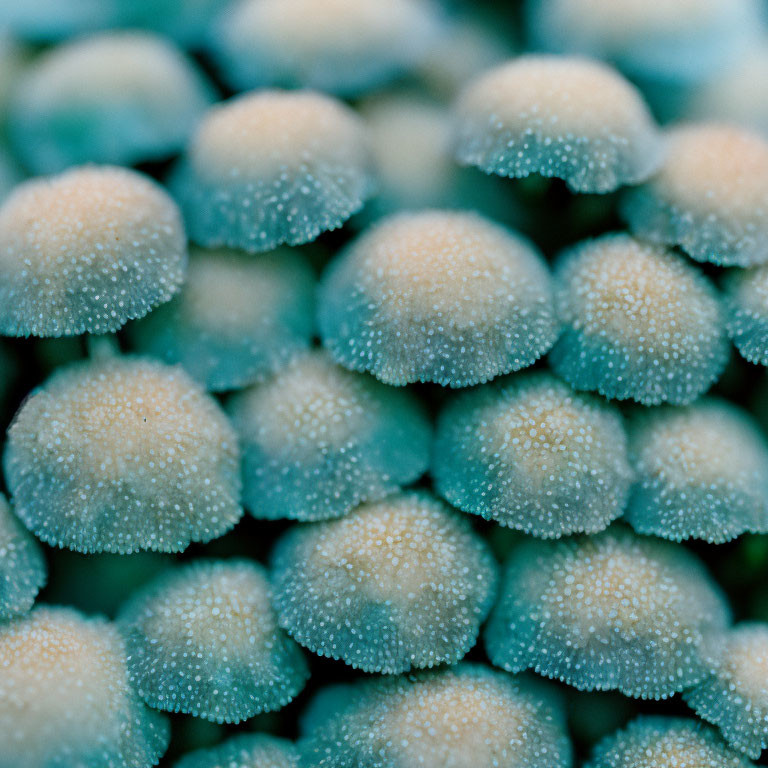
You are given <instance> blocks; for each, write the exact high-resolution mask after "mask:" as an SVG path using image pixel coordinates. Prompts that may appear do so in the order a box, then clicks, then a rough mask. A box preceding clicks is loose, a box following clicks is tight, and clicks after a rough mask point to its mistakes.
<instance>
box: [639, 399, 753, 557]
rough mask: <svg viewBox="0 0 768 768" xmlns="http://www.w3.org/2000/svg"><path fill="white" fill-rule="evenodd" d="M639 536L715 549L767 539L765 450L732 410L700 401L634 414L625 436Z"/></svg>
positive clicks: (749, 423)
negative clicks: (752, 536)
mask: <svg viewBox="0 0 768 768" xmlns="http://www.w3.org/2000/svg"><path fill="white" fill-rule="evenodd" d="M630 449H631V451H630V453H631V456H632V463H633V465H634V468H635V471H636V480H637V482H636V485H635V488H634V491H633V494H632V497H631V499H630V503H629V508H628V510H627V519H628V520H629V522H630V523H631V524H632V526H633V527H634V528H635V530H636V531H638V532H639V533H645V534H654V535H656V536H661V537H663V538H665V539H673V540H676V541H681V540H683V539H688V538H697V539H704V540H706V541H710V542H715V543H722V542H724V541H728V540H729V539H732V538H734V537H735V536H739V535H740V534H742V533H744V532H746V531H750V532H753V533H755V532H757V533H763V532H766V531H768V443H767V442H766V439H765V438H764V437H763V435H762V434H761V432H760V430H759V429H758V428H757V426H756V424H755V422H754V420H753V419H752V417H751V416H750V415H749V414H747V413H746V412H744V411H742V410H741V409H740V408H737V407H736V406H734V405H732V404H730V403H727V402H725V401H723V400H718V399H715V398H705V399H702V400H700V401H698V402H697V403H694V404H693V405H689V406H686V407H685V408H664V409H654V410H652V411H650V412H649V413H647V414H641V415H639V416H638V417H637V419H636V420H635V424H634V428H633V429H632V431H631V440H630Z"/></svg>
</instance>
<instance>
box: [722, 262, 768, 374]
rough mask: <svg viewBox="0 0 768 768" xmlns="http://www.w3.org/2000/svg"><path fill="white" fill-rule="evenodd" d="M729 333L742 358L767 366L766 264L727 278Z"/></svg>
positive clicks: (767, 271)
mask: <svg viewBox="0 0 768 768" xmlns="http://www.w3.org/2000/svg"><path fill="white" fill-rule="evenodd" d="M725 284H726V292H725V299H726V310H727V316H728V317H727V328H728V333H729V334H730V337H731V339H732V341H733V343H734V344H735V346H736V349H738V350H739V352H740V353H741V355H742V357H744V358H746V359H747V360H749V362H750V363H759V364H760V365H768V264H766V265H764V266H762V267H752V268H751V269H744V270H741V269H739V270H734V271H733V272H730V273H729V274H728V276H727V277H726V281H725Z"/></svg>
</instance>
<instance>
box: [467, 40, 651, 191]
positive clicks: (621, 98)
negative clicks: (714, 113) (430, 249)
mask: <svg viewBox="0 0 768 768" xmlns="http://www.w3.org/2000/svg"><path fill="white" fill-rule="evenodd" d="M455 143H456V155H457V158H458V160H459V162H460V163H462V164H464V165H473V166H476V167H478V168H480V169H481V170H483V171H485V172H486V173H495V174H498V175H500V176H513V177H526V176H529V175H530V174H532V173H538V174H541V175H542V176H546V177H557V178H560V179H564V180H565V182H566V183H567V184H568V186H569V187H570V188H571V189H572V190H574V191H575V192H599V193H605V192H611V191H613V190H615V189H617V188H618V187H620V186H622V185H624V184H636V183H638V182H640V181H643V180H644V179H646V178H648V176H650V175H651V173H653V172H654V171H655V170H656V169H657V168H658V167H659V165H660V164H661V159H662V143H661V137H660V134H659V132H658V130H657V128H656V125H655V123H654V121H653V118H652V116H651V113H650V111H649V109H648V107H647V106H646V104H645V102H644V101H643V98H642V96H641V95H640V92H639V91H637V90H636V89H635V87H634V86H633V85H632V84H631V83H629V81H627V80H625V79H624V78H623V77H622V76H621V75H620V74H619V73H618V72H616V71H615V70H613V69H611V68H610V67H608V66H606V65H605V64H601V63H599V62H595V61H590V60H588V59H579V58H568V57H561V56H541V55H528V56H520V57H517V58H514V59H511V60H510V61H508V62H506V63H504V64H501V65H500V66H498V67H495V68H493V69H491V70H490V71H488V72H485V73H483V74H481V75H479V76H478V77H477V78H475V79H474V80H472V81H471V82H470V83H469V84H468V85H467V86H466V87H465V88H464V90H463V92H462V93H461V95H460V96H459V98H458V100H457V102H456V106H455Z"/></svg>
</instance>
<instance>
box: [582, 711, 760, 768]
mask: <svg viewBox="0 0 768 768" xmlns="http://www.w3.org/2000/svg"><path fill="white" fill-rule="evenodd" d="M672 766H674V768H750V766H752V763H751V762H750V761H749V760H747V759H746V758H745V757H743V756H742V755H739V754H737V753H736V752H734V751H733V750H731V749H729V748H728V746H727V745H726V744H725V743H724V742H723V740H722V739H721V738H720V737H719V736H718V735H717V733H716V732H715V731H714V729H713V728H710V727H709V726H707V725H704V724H703V723H700V722H698V721H696V720H689V719H687V718H682V717H679V718H678V717H647V716H646V717H638V718H637V719H635V720H633V721H632V722H631V723H630V724H629V725H628V726H627V727H626V728H624V729H623V730H621V731H618V732H616V733H614V734H612V735H610V736H607V737H606V738H605V739H603V740H602V741H601V742H600V743H599V744H598V745H597V746H596V747H595V749H594V752H593V753H592V758H591V760H590V761H589V762H588V763H587V764H586V766H585V768H672Z"/></svg>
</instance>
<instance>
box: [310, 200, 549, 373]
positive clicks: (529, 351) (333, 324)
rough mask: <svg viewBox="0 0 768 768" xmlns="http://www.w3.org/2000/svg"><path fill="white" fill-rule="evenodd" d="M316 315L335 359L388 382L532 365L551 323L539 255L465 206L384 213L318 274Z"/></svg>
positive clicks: (542, 351) (544, 272)
mask: <svg viewBox="0 0 768 768" xmlns="http://www.w3.org/2000/svg"><path fill="white" fill-rule="evenodd" d="M318 323H319V327H320V333H321V335H322V337H323V344H324V345H325V346H326V347H327V348H328V349H329V350H330V351H331V354H332V355H333V357H334V358H335V359H336V360H337V361H338V362H340V363H341V364H342V365H344V366H346V367H348V368H352V369H354V370H361V371H370V372H371V373H373V374H374V376H376V377H377V378H379V379H381V380H382V381H383V382H385V383H386V384H394V385H398V386H401V385H404V384H407V383H410V382H414V381H434V382H436V383H438V384H442V385H444V386H446V385H447V386H451V387H465V386H469V385H472V384H478V383H480V382H483V381H488V380H489V379H492V378H493V377H494V376H497V375H499V374H502V373H508V372H509V371H513V370H518V369H520V368H525V367H526V366H528V365H531V363H533V362H534V361H535V360H537V359H538V358H539V357H541V356H542V355H543V354H545V353H546V352H547V350H548V349H549V348H550V346H551V345H552V343H553V342H554V340H555V338H556V336H557V332H558V325H557V321H556V319H555V315H554V311H553V306H552V291H551V284H550V276H549V272H548V270H547V267H546V265H545V264H544V261H543V260H542V258H541V257H540V255H539V254H538V252H537V251H536V250H535V249H534V248H533V246H532V245H530V244H529V243H528V241H527V240H525V239H523V238H522V237H520V236H518V235H515V234H513V233H512V232H510V231H509V230H507V229H505V228H503V227H501V226H499V225H496V224H494V223H493V222H491V221H490V220H488V219H485V218H483V217H481V216H479V215H476V214H472V213H459V212H450V211H424V212H420V213H403V214H398V215H395V216H391V217H388V218H386V219H384V220H383V221H382V222H381V223H379V224H377V225H375V226H374V227H373V228H371V229H370V230H369V231H368V232H366V233H365V234H363V235H362V236H361V237H360V238H358V239H357V240H356V241H355V242H354V243H353V244H352V245H351V246H350V247H349V248H348V249H347V250H346V251H345V252H343V253H342V254H341V255H340V256H339V257H338V258H337V259H336V261H335V262H333V263H332V264H331V266H330V267H329V269H328V270H327V271H326V273H325V275H324V276H323V280H322V282H321V285H320V296H319V317H318Z"/></svg>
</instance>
